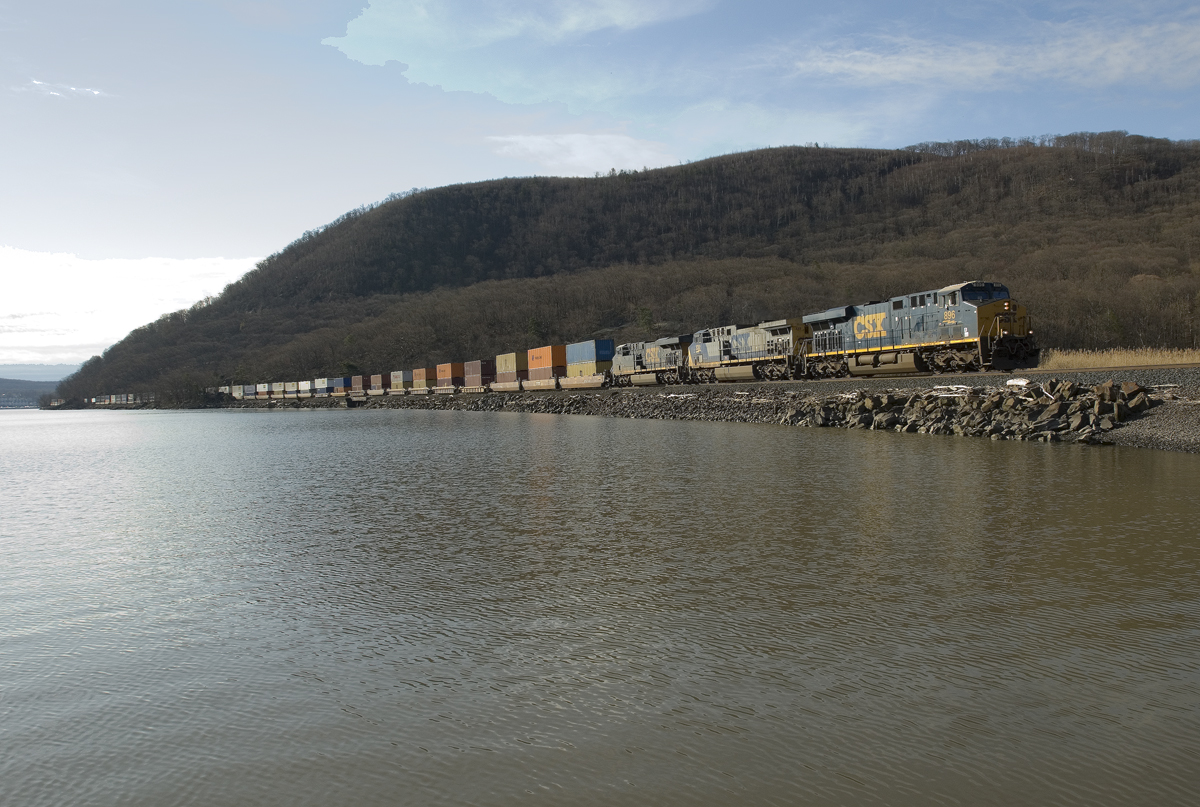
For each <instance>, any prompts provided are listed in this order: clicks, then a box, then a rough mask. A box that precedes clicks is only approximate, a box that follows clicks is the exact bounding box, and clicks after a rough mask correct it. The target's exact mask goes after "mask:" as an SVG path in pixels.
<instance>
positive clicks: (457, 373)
mask: <svg viewBox="0 0 1200 807" xmlns="http://www.w3.org/2000/svg"><path fill="white" fill-rule="evenodd" d="M464 375H466V372H464V371H463V364H462V362H451V363H449V364H439V365H438V366H437V377H438V381H441V380H442V379H443V378H445V379H451V378H462V377H463V376H464Z"/></svg>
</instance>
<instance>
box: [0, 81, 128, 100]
mask: <svg viewBox="0 0 1200 807" xmlns="http://www.w3.org/2000/svg"><path fill="white" fill-rule="evenodd" d="M13 89H14V90H15V91H17V92H34V93H38V94H40V95H56V96H58V97H60V98H62V97H67V96H80V97H84V98H98V97H100V96H103V95H108V93H106V92H104V90H97V89H95V88H93V87H72V86H71V85H70V84H51V83H50V82H48V81H38V80H37V79H35V78H31V79H29V83H28V84H26V85H25V86H23V87H14V88H13Z"/></svg>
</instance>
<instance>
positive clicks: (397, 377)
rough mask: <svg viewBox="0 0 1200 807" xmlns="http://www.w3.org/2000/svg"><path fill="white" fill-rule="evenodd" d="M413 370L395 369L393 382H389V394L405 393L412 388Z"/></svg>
mask: <svg viewBox="0 0 1200 807" xmlns="http://www.w3.org/2000/svg"><path fill="white" fill-rule="evenodd" d="M412 384H413V374H412V370H393V371H392V373H391V383H390V384H388V395H403V394H404V393H405V392H406V391H408V390H409V389H411V388H412Z"/></svg>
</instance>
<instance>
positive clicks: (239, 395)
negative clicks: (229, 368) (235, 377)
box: [229, 384, 242, 401]
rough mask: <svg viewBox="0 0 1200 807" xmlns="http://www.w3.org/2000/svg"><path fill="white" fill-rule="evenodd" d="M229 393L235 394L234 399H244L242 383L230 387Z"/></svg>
mask: <svg viewBox="0 0 1200 807" xmlns="http://www.w3.org/2000/svg"><path fill="white" fill-rule="evenodd" d="M229 394H230V395H232V396H233V399H234V400H235V401H240V400H242V385H241V384H234V385H233V386H232V387H230V388H229Z"/></svg>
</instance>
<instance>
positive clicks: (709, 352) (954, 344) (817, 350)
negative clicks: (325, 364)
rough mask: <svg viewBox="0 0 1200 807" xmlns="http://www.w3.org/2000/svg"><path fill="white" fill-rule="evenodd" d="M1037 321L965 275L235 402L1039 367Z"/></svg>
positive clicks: (255, 393) (271, 387) (260, 389)
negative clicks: (875, 295) (934, 285)
mask: <svg viewBox="0 0 1200 807" xmlns="http://www.w3.org/2000/svg"><path fill="white" fill-rule="evenodd" d="M1038 356H1039V349H1038V345H1037V341H1036V340H1035V338H1034V335H1033V327H1032V320H1031V319H1030V317H1029V313H1028V311H1027V310H1026V308H1025V306H1023V305H1020V304H1019V303H1017V302H1016V301H1015V300H1013V299H1012V296H1011V295H1010V294H1009V291H1008V289H1007V288H1006V287H1005V286H1003V285H1002V284H1000V283H993V282H987V281H970V282H966V283H956V284H954V285H952V286H946V287H945V288H941V289H933V290H929V291H923V292H918V293H916V294H906V295H902V296H899V297H892V298H890V299H887V300H872V301H871V302H868V303H863V304H861V305H848V306H838V307H837V308H830V309H828V310H827V311H821V312H818V313H814V314H808V315H805V316H802V317H799V318H793V319H779V320H772V321H769V322H760V323H758V324H757V325H751V326H740V325H723V326H720V327H716V328H706V329H704V330H700V331H696V332H695V333H692V334H684V335H681V336H669V337H665V338H662V339H657V340H654V341H650V342H630V343H627V344H621V345H614V344H613V340H611V339H607V340H606V339H597V340H591V341H587V342H578V343H575V344H571V345H547V346H545V347H539V348H534V349H532V350H529V351H524V352H516V353H505V354H501V355H499V356H496V357H495V359H494V360H492V359H481V360H479V361H473V362H466V363H458V362H451V363H448V364H442V365H438V366H436V367H422V368H416V369H413V370H397V371H395V372H393V373H391V375H390V376H389V377H388V378H387V381H388V383H386V384H385V383H384V380H385V379H384V377H383V376H382V375H374V376H351V377H339V378H318V379H315V380H313V381H312V382H308V381H301V382H275V383H270V384H267V383H260V384H249V385H232V386H229V387H220V388H217V389H214V390H212V391H213V392H217V391H219V392H222V393H227V394H230V395H232V397H234V398H237V399H250V398H257V399H262V400H267V399H277V398H278V399H283V398H293V397H294V398H308V397H346V398H358V399H365V398H366V396H368V395H408V394H439V393H455V392H477V393H482V392H488V391H493V392H517V391H521V390H534V389H588V388H597V387H607V386H633V385H653V384H702V383H712V382H721V381H754V380H764V381H769V380H784V379H819V378H836V377H844V376H875V375H904V374H910V373H926V372H933V373H941V372H966V371H983V370H1001V371H1012V370H1015V369H1023V368H1031V367H1036V366H1037V362H1038Z"/></svg>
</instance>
